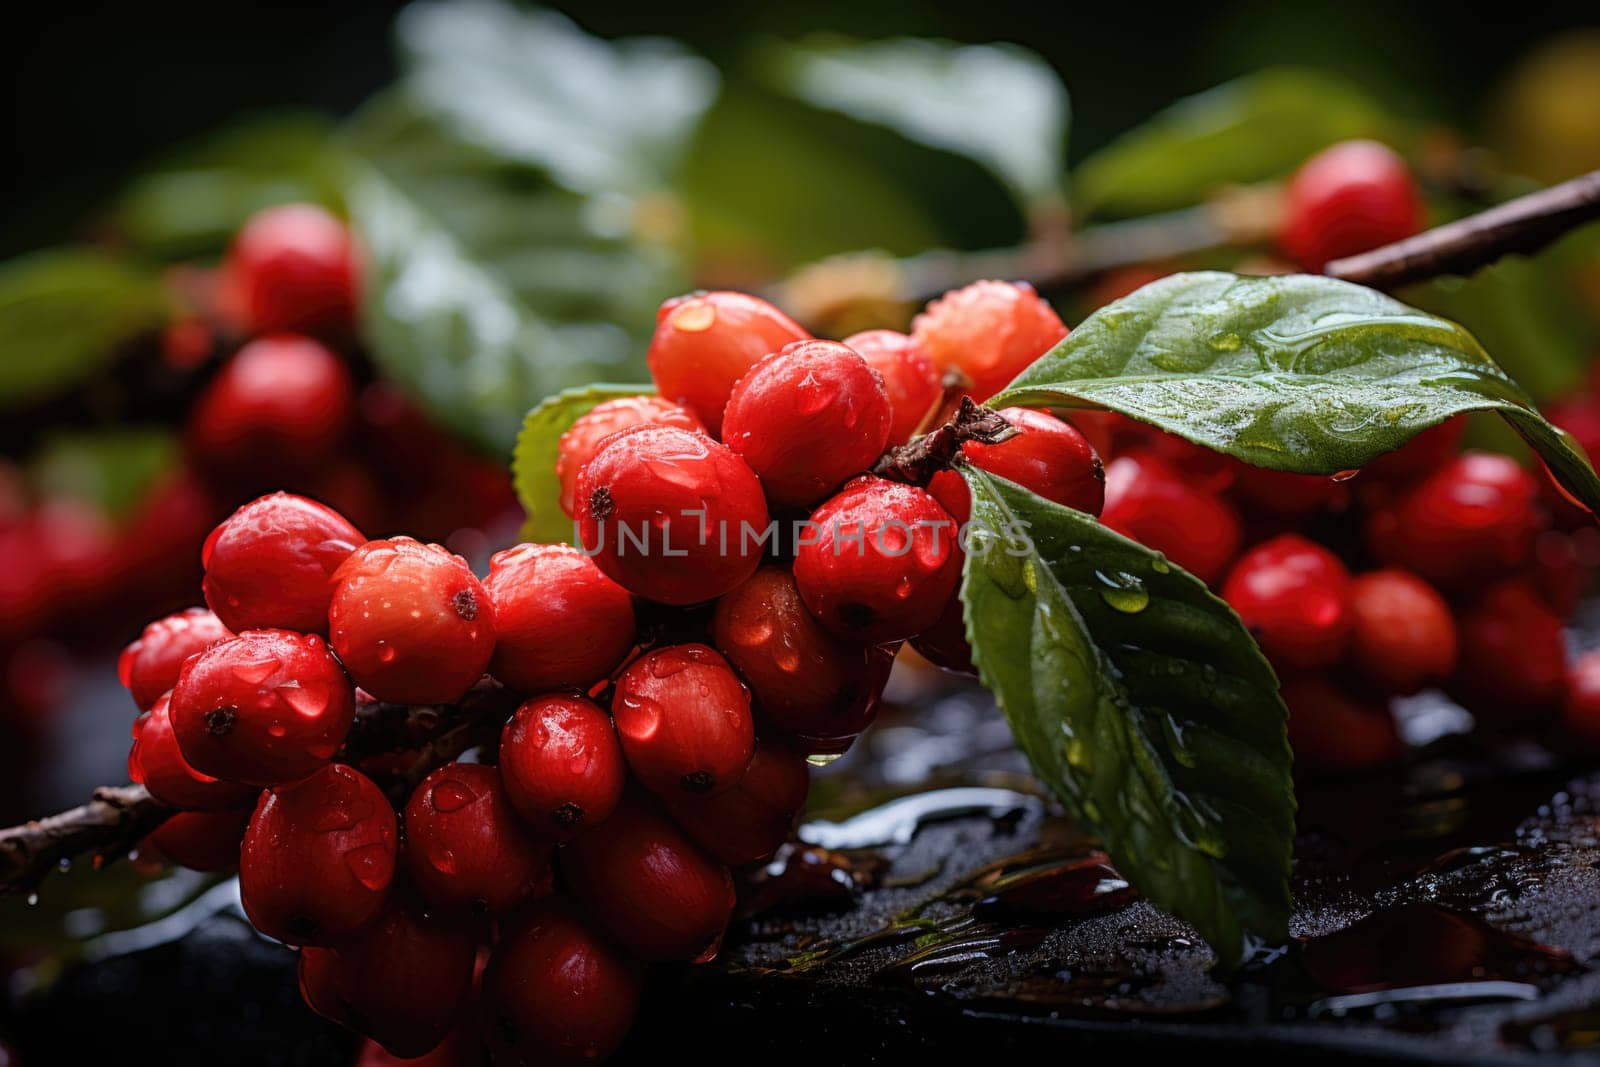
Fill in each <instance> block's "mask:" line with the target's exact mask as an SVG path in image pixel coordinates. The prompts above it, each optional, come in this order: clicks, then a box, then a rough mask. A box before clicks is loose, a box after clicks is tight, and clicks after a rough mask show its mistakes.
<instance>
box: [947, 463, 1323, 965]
mask: <svg viewBox="0 0 1600 1067" xmlns="http://www.w3.org/2000/svg"><path fill="white" fill-rule="evenodd" d="M961 473H962V474H963V475H964V476H965V478H966V480H967V484H968V485H969V486H970V487H971V490H972V523H973V528H974V529H975V530H979V531H993V532H994V534H995V537H994V539H992V540H991V541H990V542H989V544H988V549H987V551H982V550H980V549H979V548H977V547H976V546H974V547H973V550H972V551H969V552H968V554H967V561H966V569H965V572H964V577H963V581H962V589H961V596H962V599H963V601H964V603H965V604H966V620H967V637H968V640H969V641H970V642H971V644H972V649H973V659H974V662H975V663H976V664H977V666H978V671H979V674H980V675H981V677H982V679H983V682H984V684H985V686H987V687H988V688H989V689H990V690H991V691H992V692H993V693H994V694H995V697H996V699H997V700H998V701H999V703H1000V706H1001V708H1002V709H1003V710H1004V711H1005V715H1006V719H1007V721H1008V722H1009V723H1010V724H1011V729H1012V733H1013V734H1014V735H1015V737H1016V740H1017V744H1018V745H1019V746H1020V747H1021V748H1022V750H1023V752H1024V753H1025V754H1026V755H1027V757H1028V760H1029V762H1030V763H1031V764H1032V765H1033V768H1034V771H1035V772H1036V773H1037V774H1038V775H1039V777H1040V778H1041V779H1043V780H1044V781H1045V782H1046V783H1047V784H1048V785H1049V786H1050V788H1051V789H1052V790H1053V791H1054V792H1055V794H1056V795H1057V796H1058V797H1060V799H1061V800H1062V802H1063V803H1065V804H1066V805H1067V807H1068V808H1069V809H1070V810H1071V811H1072V813H1073V814H1074V815H1075V816H1076V817H1077V818H1079V819H1080V820H1081V821H1082V822H1083V823H1084V824H1085V825H1086V826H1087V827H1088V828H1089V829H1090V830H1092V831H1093V832H1094V833H1095V834H1097V835H1098V836H1099V837H1100V839H1101V840H1102V842H1104V844H1105V847H1106V851H1107V852H1109V853H1110V855H1111V857H1112V859H1113V861H1114V862H1115V863H1116V865H1117V868H1118V869H1119V870H1121V871H1122V872H1123V873H1124V874H1125V875H1127V876H1128V878H1129V879H1130V880H1131V881H1132V882H1133V884H1134V885H1135V886H1137V887H1138V889H1139V891H1140V892H1141V893H1143V894H1144V895H1145V896H1146V897H1148V898H1149V899H1150V900H1151V901H1152V902H1153V903H1155V904H1156V905H1158V906H1159V907H1162V908H1165V909H1167V910H1168V911H1170V912H1172V913H1173V914H1175V915H1177V916H1179V917H1180V918H1183V919H1185V920H1187V921H1188V922H1190V923H1191V924H1193V926H1194V927H1195V929H1196V930H1198V931H1199V932H1200V934H1201V936H1203V937H1204V938H1205V939H1206V941H1207V942H1209V943H1210V944H1211V946H1212V947H1213V948H1214V949H1215V950H1216V951H1217V955H1218V957H1219V959H1220V960H1221V961H1222V963H1223V964H1224V966H1230V967H1231V966H1233V965H1234V964H1236V963H1237V962H1238V961H1239V960H1240V959H1241V958H1243V957H1244V956H1245V955H1246V954H1247V953H1248V952H1249V951H1250V950H1251V949H1252V947H1253V946H1254V945H1256V944H1258V943H1259V942H1262V941H1264V942H1267V943H1278V942H1281V941H1282V940H1283V939H1284V937H1285V936H1286V935H1287V927H1288V917H1289V906H1290V897H1289V885H1288V879H1289V870H1290V860H1291V851H1292V843H1293V838H1294V811H1295V806H1294V789H1293V784H1292V782H1291V781H1290V773H1289V772H1290V763H1291V756H1290V752H1289V744H1288V739H1287V737H1286V735H1285V729H1284V724H1285V722H1286V721H1287V715H1288V712H1287V711H1286V709H1285V708H1284V705H1283V702H1282V700H1281V699H1280V698H1279V697H1278V692H1277V690H1278V684H1277V679H1276V678H1275V677H1274V675H1273V673H1272V669H1271V668H1270V667H1269V666H1268V665H1267V662H1266V660H1265V659H1264V658H1263V657H1262V655H1261V653H1260V651H1259V650H1258V649H1257V648H1256V645H1255V642H1254V641H1253V640H1252V639H1251V638H1250V635H1249V634H1248V633H1247V632H1246V631H1245V629H1244V625H1243V624H1242V623H1241V622H1240V621H1239V619H1238V617H1237V616H1236V615H1234V613H1233V612H1232V610H1231V609H1229V607H1228V606H1227V605H1226V604H1225V603H1223V602H1222V601H1221V600H1219V599H1217V598H1216V597H1215V596H1212V595H1211V593H1210V592H1208V591H1207V590H1206V587H1205V585H1204V584H1203V583H1202V582H1201V581H1200V580H1199V579H1197V578H1195V577H1194V576H1192V575H1190V574H1187V573H1185V572H1184V571H1182V570H1181V569H1179V568H1177V567H1175V566H1173V565H1172V564H1170V563H1168V562H1167V561H1166V560H1165V559H1164V558H1163V557H1162V556H1160V555H1159V554H1157V553H1154V552H1152V551H1151V550H1149V549H1147V548H1145V547H1144V546H1142V545H1139V544H1137V543H1135V542H1133V541H1130V540H1128V539H1127V538H1125V537H1122V536H1121V535H1119V534H1116V533H1113V532H1112V531H1110V530H1108V529H1106V528H1105V527H1104V526H1101V525H1100V524H1099V523H1098V522H1096V521H1095V520H1094V519H1093V518H1092V517H1090V516H1088V515H1085V514H1083V513H1081V512H1077V511H1073V510H1072V509H1070V508H1065V507H1062V506H1060V505H1058V504H1055V503H1052V502H1050V501H1047V500H1044V499H1042V498H1041V497H1039V496H1037V495H1035V494H1033V493H1031V492H1029V491H1028V490H1026V489H1023V488H1022V487H1021V486H1018V485H1014V484H1012V483H1011V482H1007V481H1004V480H1002V479H999V478H996V477H994V476H993V475H990V474H987V473H985V472H983V471H981V470H978V469H976V468H972V467H966V466H964V467H962V468H961ZM1024 534H1025V538H1024V537H1023V536H1021V535H1024Z"/></svg>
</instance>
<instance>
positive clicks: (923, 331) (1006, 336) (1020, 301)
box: [911, 281, 1067, 401]
mask: <svg viewBox="0 0 1600 1067" xmlns="http://www.w3.org/2000/svg"><path fill="white" fill-rule="evenodd" d="M1066 336H1067V328H1066V326H1064V325H1062V322H1061V318H1060V316H1058V315H1057V314H1056V313H1055V310H1054V309H1052V308H1051V307H1050V305H1049V304H1047V303H1045V301H1044V299H1043V298H1042V297H1040V296H1039V294H1038V293H1036V292H1034V291H1033V287H1032V286H1030V285H1028V284H1026V283H1024V282H998V281H984V282H973V283H972V284H971V285H969V286H967V287H966V288H964V289H953V290H951V291H950V292H948V293H946V294H944V295H943V296H941V297H940V298H939V299H937V300H935V301H934V302H933V303H931V304H929V305H928V306H927V308H926V309H924V310H923V312H922V314H920V315H918V316H917V317H916V320H915V321H914V322H912V324H911V338H912V340H913V341H914V342H915V343H916V345H917V347H918V348H919V349H921V350H922V351H923V353H924V354H926V355H927V357H928V358H929V359H930V360H932V362H933V365H934V367H935V368H936V369H938V370H939V371H940V372H941V373H943V372H945V371H949V370H959V371H961V372H962V373H963V374H965V375H966V376H967V378H968V379H969V380H970V381H971V382H972V386H971V390H970V392H971V395H972V399H974V400H978V401H983V400H987V399H989V398H990V397H991V396H993V395H994V394H996V393H998V392H999V391H1000V390H1001V389H1003V388H1004V387H1005V386H1006V385H1008V384H1010V382H1011V379H1013V378H1015V377H1016V376H1017V375H1019V374H1021V373H1022V372H1023V371H1025V370H1027V369H1028V366H1029V365H1030V364H1032V363H1033V361H1034V360H1036V359H1038V358H1039V357H1040V356H1042V355H1044V354H1045V353H1046V352H1048V351H1049V350H1050V349H1051V348H1052V347H1054V346H1055V345H1056V343H1057V342H1059V341H1060V340H1061V339H1062V338H1063V337H1066Z"/></svg>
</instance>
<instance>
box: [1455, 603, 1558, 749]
mask: <svg viewBox="0 0 1600 1067" xmlns="http://www.w3.org/2000/svg"><path fill="white" fill-rule="evenodd" d="M1458 626H1459V629H1460V641H1461V654H1460V657H1459V659H1458V662H1457V666H1456V672H1455V674H1454V676H1452V677H1451V679H1450V683H1449V685H1447V686H1446V689H1447V690H1448V691H1449V693H1450V695H1451V696H1453V697H1454V698H1455V699H1456V700H1458V701H1460V702H1461V703H1462V705H1464V706H1465V707H1466V708H1467V709H1468V710H1469V711H1471V712H1472V713H1473V714H1474V715H1475V716H1476V717H1477V718H1478V722H1479V725H1480V726H1489V727H1491V728H1495V729H1506V728H1509V729H1513V730H1519V731H1525V730H1527V729H1528V728H1529V727H1530V726H1532V725H1534V724H1536V723H1538V722H1540V721H1542V720H1543V719H1545V718H1546V717H1548V716H1549V715H1550V714H1552V713H1553V712H1554V711H1555V710H1556V709H1557V708H1559V707H1560V706H1561V702H1562V700H1563V698H1564V697H1565V695H1566V681H1567V646H1566V636H1565V634H1564V633H1563V629H1562V624H1561V619H1560V617H1559V616H1557V615H1556V614H1555V612H1553V611H1551V610H1550V608H1549V606H1548V605H1546V604H1545V602H1544V601H1543V600H1542V599H1540V597H1539V594H1538V593H1537V592H1535V591H1534V590H1533V589H1532V588H1531V587H1530V586H1528V585H1527V584H1526V583H1524V582H1521V581H1516V580H1507V581H1503V582H1498V583H1496V584H1495V585H1492V586H1490V587H1489V588H1488V589H1487V590H1486V591H1485V592H1484V593H1483V594H1482V595H1481V596H1479V597H1478V598H1477V599H1476V600H1475V601H1474V602H1473V603H1472V604H1471V605H1470V606H1468V608H1467V609H1466V611H1465V612H1463V613H1462V615H1461V617H1460V619H1459V622H1458Z"/></svg>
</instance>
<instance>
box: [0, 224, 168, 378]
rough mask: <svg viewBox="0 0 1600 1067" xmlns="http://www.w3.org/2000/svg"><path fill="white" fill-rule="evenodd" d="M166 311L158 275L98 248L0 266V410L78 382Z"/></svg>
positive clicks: (46, 254) (40, 254)
mask: <svg viewBox="0 0 1600 1067" xmlns="http://www.w3.org/2000/svg"><path fill="white" fill-rule="evenodd" d="M170 310H171V309H170V304H169V302H168V299H167V294H166V292H165V290H164V289H163V288H162V286H161V281H160V279H159V278H158V277H156V276H155V275H154V274H151V273H147V272H145V271H141V270H139V269H137V268H135V267H132V266H130V265H128V264H126V263H123V262H121V261H120V260H117V259H113V258H112V257H110V256H107V255H103V254H100V253H97V252H90V251H86V250H80V249H60V250H55V251H48V252H38V253H34V254H33V255H30V256H25V257H23V258H21V259H14V260H12V261H10V262H9V263H6V264H3V265H0V353H3V355H0V409H6V408H17V407H21V406H23V405H25V404H31V403H35V402H37V401H39V400H42V399H44V398H46V397H49V396H51V395H54V394H56V393H59V392H61V391H62V390H63V389H66V388H68V387H70V386H72V385H73V384H75V383H77V382H79V381H81V380H82V379H84V378H85V377H87V376H88V375H90V374H92V373H94V372H95V371H96V370H98V369H99V368H100V367H102V366H104V365H105V364H106V363H108V362H110V361H111V359H112V358H113V357H114V356H115V355H116V350H117V346H118V345H119V344H121V343H123V342H125V341H128V340H129V339H131V338H133V337H135V336H136V335H138V334H140V333H143V332H144V331H146V330H151V329H154V328H155V327H157V326H159V325H161V323H162V322H163V321H164V320H165V319H166V317H167V315H168V313H169V311H170Z"/></svg>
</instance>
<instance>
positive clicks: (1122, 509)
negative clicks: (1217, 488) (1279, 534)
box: [1100, 455, 1243, 585]
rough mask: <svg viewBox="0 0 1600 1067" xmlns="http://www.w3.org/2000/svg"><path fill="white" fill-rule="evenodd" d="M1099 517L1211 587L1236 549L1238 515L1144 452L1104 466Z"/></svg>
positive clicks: (1111, 526)
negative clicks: (1104, 478) (1104, 496)
mask: <svg viewBox="0 0 1600 1067" xmlns="http://www.w3.org/2000/svg"><path fill="white" fill-rule="evenodd" d="M1100 521H1101V522H1102V523H1104V524H1105V525H1106V526H1107V527H1108V528H1109V529H1112V530H1115V531H1116V532H1117V533H1120V534H1122V535H1123V536H1125V537H1131V538H1132V539H1133V540H1135V541H1138V542H1139V543H1140V544H1142V545H1144V546H1145V547H1147V548H1153V549H1155V550H1156V551H1157V552H1161V553H1163V554H1165V555H1166V557H1167V558H1168V559H1170V560H1171V561H1172V562H1174V563H1176V564H1177V565H1178V566H1180V567H1182V568H1183V569H1184V570H1186V571H1188V572H1189V573H1190V574H1192V575H1194V576H1195V577H1196V578H1199V579H1200V580H1201V581H1202V582H1205V583H1206V584H1207V585H1215V584H1216V583H1217V581H1219V580H1220V579H1221V578H1222V576H1223V574H1224V573H1226V571H1227V568H1228V564H1229V562H1230V561H1232V559H1233V557H1234V556H1235V555H1237V554H1238V552H1239V542H1240V540H1241V539H1242V537H1243V533H1242V532H1241V531H1240V528H1239V518H1238V516H1237V515H1235V514H1234V511H1233V509H1232V508H1231V507H1229V506H1228V505H1227V503H1226V502H1225V501H1223V500H1222V499H1220V498H1218V497H1215V496H1212V495H1210V494H1208V493H1203V492H1201V491H1199V490H1198V489H1195V488H1193V487H1192V486H1191V485H1189V484H1188V483H1186V482H1185V481H1184V479H1183V477H1182V476H1180V475H1179V474H1178V473H1177V472H1176V471H1174V470H1173V469H1172V468H1171V467H1169V466H1167V465H1166V464H1165V463H1162V462H1161V461H1160V460H1157V459H1155V458H1154V457H1151V456H1146V455H1126V456H1118V457H1117V458H1116V459H1114V460H1112V461H1111V463H1110V465H1109V466H1107V467H1106V503H1105V508H1104V509H1103V510H1102V511H1101V512H1100Z"/></svg>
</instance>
